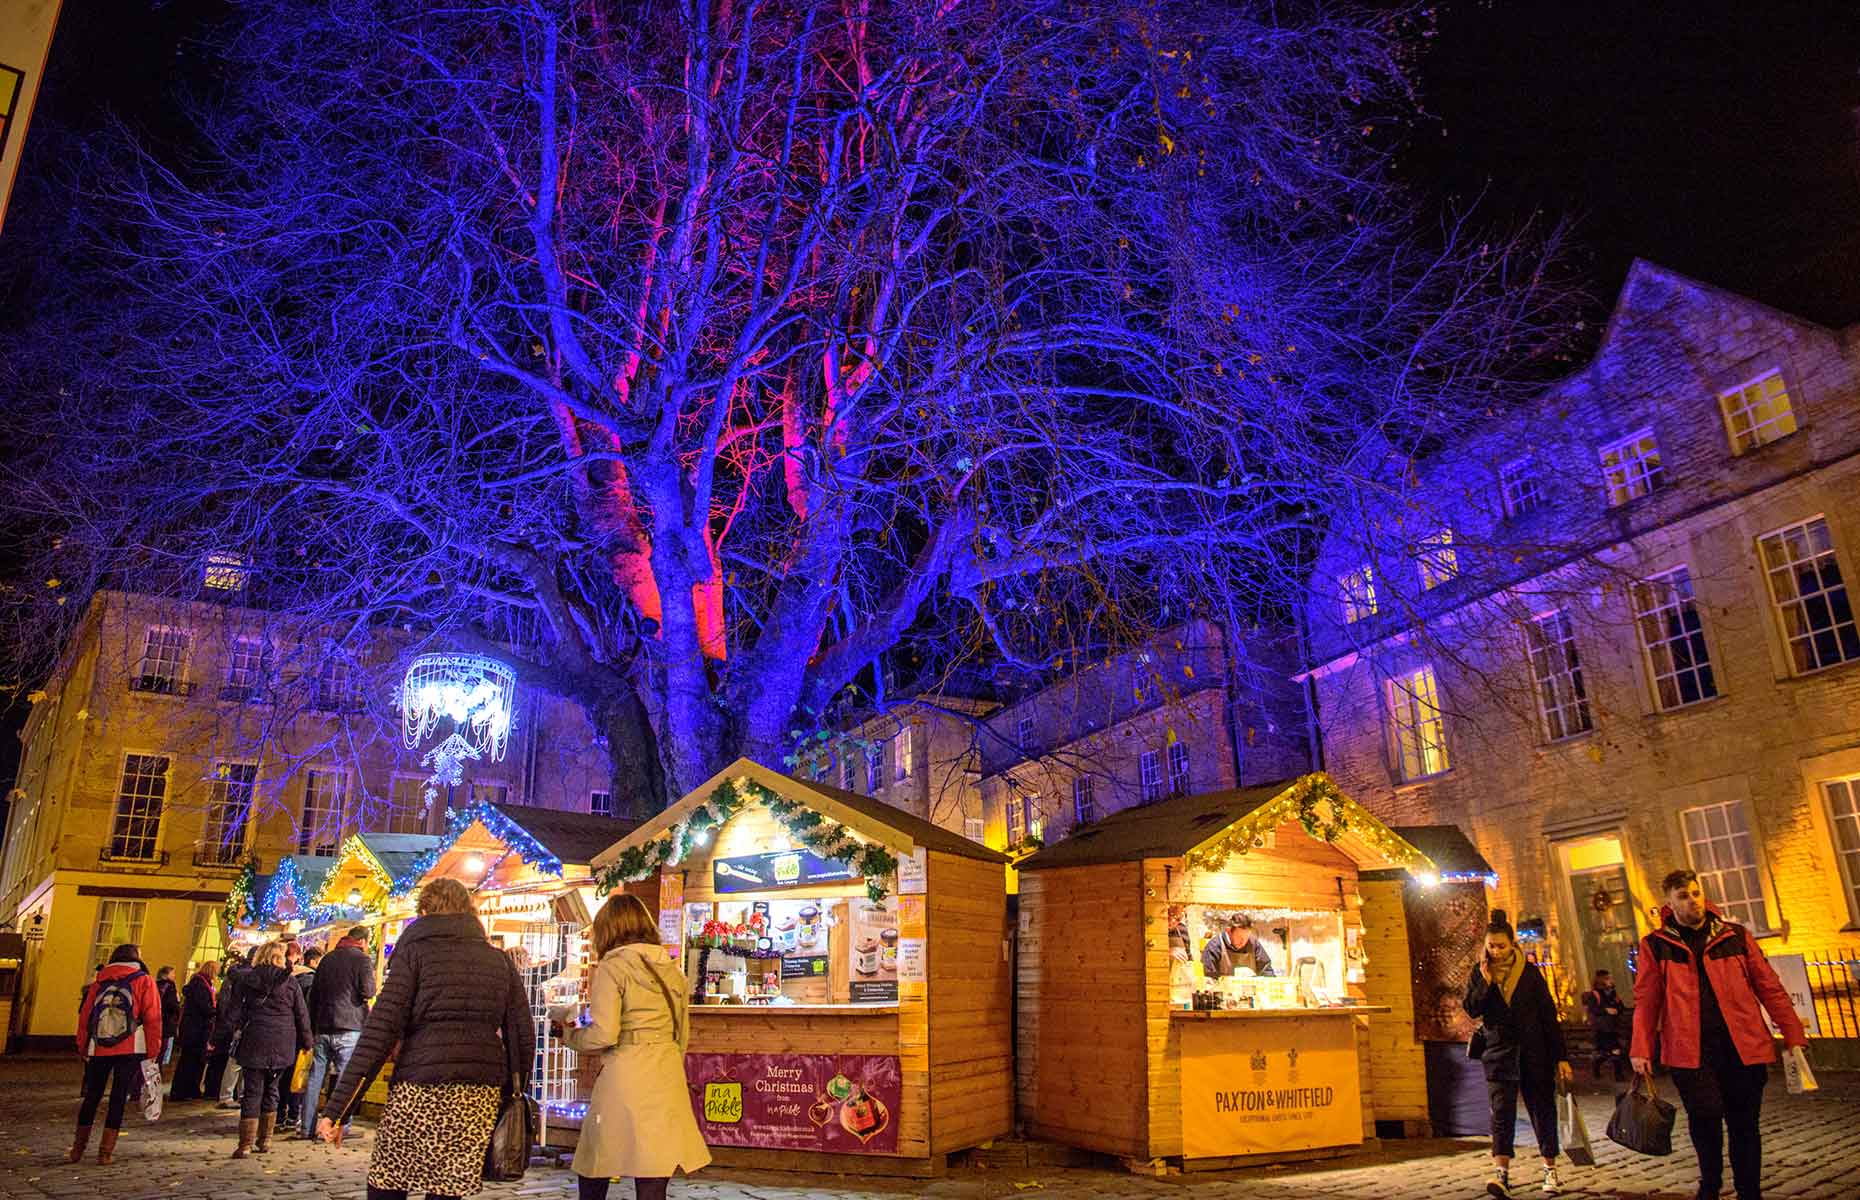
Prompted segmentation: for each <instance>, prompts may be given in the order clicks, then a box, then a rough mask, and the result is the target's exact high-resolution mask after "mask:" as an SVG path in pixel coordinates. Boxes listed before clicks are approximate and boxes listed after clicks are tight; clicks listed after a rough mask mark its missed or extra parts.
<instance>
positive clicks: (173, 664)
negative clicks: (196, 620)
mask: <svg viewBox="0 0 1860 1200" xmlns="http://www.w3.org/2000/svg"><path fill="white" fill-rule="evenodd" d="M169 638H178V639H179V642H180V645H179V653H177V654H175V655H174V656H172V657H170V656H169V655H168V654H167V653H166V651H167V650H169V649H170V648H171V643H169V642H168V641H167V640H166V639H169ZM158 640H159V641H160V645H158V644H157V642H158ZM193 653H194V631H193V630H191V629H189V628H187V627H186V626H184V625H150V626H147V627H145V628H144V629H143V631H142V656H141V657H140V658H138V659H137V660H136V672H135V674H134V675H132V676H131V677H130V679H129V690H130V691H132V692H141V693H142V694H144V695H148V696H185V695H186V694H187V668H188V660H189V659H190V658H191V657H192V656H193ZM151 668H158V669H151ZM151 681H156V686H153V687H151V686H149V684H150V682H151Z"/></svg>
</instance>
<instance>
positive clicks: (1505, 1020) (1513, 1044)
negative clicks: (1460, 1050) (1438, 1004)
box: [1463, 962, 1569, 1081]
mask: <svg viewBox="0 0 1860 1200" xmlns="http://www.w3.org/2000/svg"><path fill="white" fill-rule="evenodd" d="M1463 1003H1464V1005H1465V1007H1466V1011H1467V1012H1468V1013H1470V1014H1471V1015H1472V1016H1474V1017H1476V1018H1478V1019H1479V1020H1480V1021H1481V1022H1482V1023H1483V1025H1484V1028H1485V1056H1484V1057H1483V1058H1481V1059H1480V1060H1479V1065H1480V1066H1482V1067H1484V1068H1485V1077H1486V1079H1487V1080H1488V1081H1491V1080H1504V1079H1519V1078H1525V1079H1531V1080H1539V1081H1541V1080H1547V1079H1554V1078H1555V1077H1556V1065H1557V1064H1558V1063H1560V1062H1565V1061H1567V1060H1568V1058H1569V1051H1568V1050H1567V1049H1565V1048H1564V1046H1563V1026H1562V1025H1561V1024H1559V1023H1558V1019H1557V1011H1556V1001H1554V1000H1552V999H1551V998H1550V985H1549V984H1547V983H1545V982H1544V977H1543V973H1542V972H1541V971H1539V970H1538V969H1537V964H1536V963H1529V962H1527V963H1525V964H1524V975H1523V976H1522V977H1521V978H1520V979H1519V980H1518V986H1517V987H1516V988H1515V989H1513V990H1512V993H1511V1003H1509V1004H1507V1003H1505V993H1504V992H1503V991H1502V990H1500V988H1499V987H1498V985H1497V984H1491V983H1487V982H1486V981H1485V976H1483V975H1481V974H1480V973H1479V968H1477V967H1474V968H1473V973H1472V978H1471V979H1469V980H1467V981H1466V998H1465V1000H1464V1001H1463Z"/></svg>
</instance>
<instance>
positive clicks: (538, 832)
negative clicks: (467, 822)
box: [491, 804, 639, 866]
mask: <svg viewBox="0 0 1860 1200" xmlns="http://www.w3.org/2000/svg"><path fill="white" fill-rule="evenodd" d="M491 807H492V808H495V809H496V810H497V811H498V812H500V813H502V814H504V816H506V817H508V818H509V819H510V820H511V821H512V822H514V823H515V824H517V825H518V826H519V827H521V828H522V829H523V831H524V832H525V833H527V834H529V835H530V836H531V837H533V838H535V839H536V840H537V841H538V842H541V843H542V845H543V848H544V849H546V850H548V851H549V853H551V854H553V855H555V856H556V857H557V858H559V859H561V860H562V861H563V862H564V863H569V864H572V865H574V866H586V865H588V864H589V863H591V862H593V861H594V858H595V856H596V855H598V854H599V853H600V852H601V851H603V850H605V849H607V847H609V846H611V845H613V844H614V843H615V842H616V841H618V840H619V839H621V838H623V837H625V836H626V835H627V834H629V833H631V832H633V830H634V829H636V828H638V826H639V822H637V821H627V820H622V819H620V818H618V817H601V816H596V815H595V814H593V813H584V812H568V811H565V810H563V809H556V808H537V807H534V806H531V805H527V804H493V805H492V806H491Z"/></svg>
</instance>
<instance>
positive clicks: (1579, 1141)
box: [1556, 1091, 1595, 1167]
mask: <svg viewBox="0 0 1860 1200" xmlns="http://www.w3.org/2000/svg"><path fill="white" fill-rule="evenodd" d="M1556 1107H1557V1122H1556V1123H1557V1129H1558V1132H1559V1134H1560V1139H1559V1140H1561V1141H1562V1143H1563V1153H1565V1154H1567V1155H1569V1161H1570V1162H1573V1163H1575V1164H1576V1165H1577V1166H1579V1167H1592V1166H1594V1165H1595V1147H1593V1146H1591V1145H1589V1127H1588V1126H1587V1125H1585V1124H1583V1120H1582V1109H1581V1107H1580V1106H1578V1105H1577V1103H1576V1097H1575V1096H1574V1095H1573V1094H1571V1093H1570V1092H1568V1091H1564V1092H1562V1093H1561V1094H1560V1095H1558V1096H1557V1098H1556Z"/></svg>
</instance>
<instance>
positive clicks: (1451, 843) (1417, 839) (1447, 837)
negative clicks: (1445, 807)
mask: <svg viewBox="0 0 1860 1200" xmlns="http://www.w3.org/2000/svg"><path fill="white" fill-rule="evenodd" d="M1391 828H1393V829H1394V830H1395V832H1396V833H1398V834H1400V835H1401V836H1402V839H1403V840H1404V841H1406V842H1407V843H1408V844H1409V845H1411V846H1413V847H1414V848H1415V849H1417V850H1419V851H1420V852H1421V853H1423V854H1425V855H1427V857H1429V858H1431V859H1433V860H1434V866H1436V867H1438V868H1439V869H1440V874H1441V875H1442V876H1443V877H1444V876H1450V875H1481V876H1483V875H1491V874H1493V871H1492V864H1491V863H1489V862H1487V861H1486V860H1485V855H1483V854H1481V853H1479V848H1478V847H1477V846H1475V845H1473V844H1472V839H1471V838H1469V837H1467V836H1466V833H1465V831H1464V830H1462V829H1461V828H1460V827H1459V826H1458V825H1395V826H1392V827H1391Z"/></svg>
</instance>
